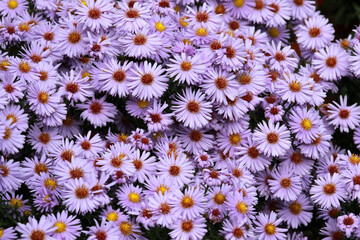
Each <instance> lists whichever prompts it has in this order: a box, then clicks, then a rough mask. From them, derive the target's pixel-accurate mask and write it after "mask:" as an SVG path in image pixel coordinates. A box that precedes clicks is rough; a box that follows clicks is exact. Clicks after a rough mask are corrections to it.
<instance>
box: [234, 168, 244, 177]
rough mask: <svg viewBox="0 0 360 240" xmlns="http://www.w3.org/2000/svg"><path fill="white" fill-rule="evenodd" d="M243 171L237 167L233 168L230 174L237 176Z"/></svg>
mask: <svg viewBox="0 0 360 240" xmlns="http://www.w3.org/2000/svg"><path fill="white" fill-rule="evenodd" d="M243 173H244V172H243V171H242V170H241V169H239V168H234V169H233V171H232V175H233V176H234V177H236V178H239V177H241V176H242V175H243Z"/></svg>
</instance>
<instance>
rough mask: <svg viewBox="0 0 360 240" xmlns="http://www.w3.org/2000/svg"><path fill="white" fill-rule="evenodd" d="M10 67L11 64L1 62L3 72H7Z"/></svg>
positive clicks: (0, 67)
mask: <svg viewBox="0 0 360 240" xmlns="http://www.w3.org/2000/svg"><path fill="white" fill-rule="evenodd" d="M8 66H10V63H9V62H8V61H6V60H3V61H1V62H0V69H1V70H3V71H6V70H7V67H8Z"/></svg>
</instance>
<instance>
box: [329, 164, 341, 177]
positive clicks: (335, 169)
mask: <svg viewBox="0 0 360 240" xmlns="http://www.w3.org/2000/svg"><path fill="white" fill-rule="evenodd" d="M328 172H329V173H330V175H334V173H339V167H338V166H337V165H335V164H330V166H329V167H328Z"/></svg>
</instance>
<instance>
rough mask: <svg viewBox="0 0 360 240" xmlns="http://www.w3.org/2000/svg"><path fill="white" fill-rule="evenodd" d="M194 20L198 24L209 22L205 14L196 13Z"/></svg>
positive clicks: (207, 15)
mask: <svg viewBox="0 0 360 240" xmlns="http://www.w3.org/2000/svg"><path fill="white" fill-rule="evenodd" d="M195 18H196V21H198V22H207V20H209V14H208V13H207V12H198V13H196V15H195Z"/></svg>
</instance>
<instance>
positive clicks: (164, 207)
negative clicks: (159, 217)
mask: <svg viewBox="0 0 360 240" xmlns="http://www.w3.org/2000/svg"><path fill="white" fill-rule="evenodd" d="M170 210H171V207H170V206H169V204H167V203H161V204H160V211H161V213H162V214H168V213H169V212H170Z"/></svg>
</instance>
